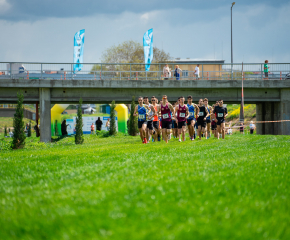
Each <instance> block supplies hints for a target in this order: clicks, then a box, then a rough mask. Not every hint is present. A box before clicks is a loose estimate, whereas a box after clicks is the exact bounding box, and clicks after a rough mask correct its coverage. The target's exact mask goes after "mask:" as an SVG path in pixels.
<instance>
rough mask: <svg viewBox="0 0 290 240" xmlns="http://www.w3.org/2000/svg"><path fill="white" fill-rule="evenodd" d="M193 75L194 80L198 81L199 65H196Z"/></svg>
mask: <svg viewBox="0 0 290 240" xmlns="http://www.w3.org/2000/svg"><path fill="white" fill-rule="evenodd" d="M194 75H195V79H196V80H198V79H199V64H197V65H196V67H195V70H194Z"/></svg>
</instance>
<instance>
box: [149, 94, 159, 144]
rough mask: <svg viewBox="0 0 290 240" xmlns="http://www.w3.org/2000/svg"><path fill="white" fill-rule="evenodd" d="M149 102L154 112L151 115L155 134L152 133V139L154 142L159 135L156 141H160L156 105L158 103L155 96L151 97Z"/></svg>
mask: <svg viewBox="0 0 290 240" xmlns="http://www.w3.org/2000/svg"><path fill="white" fill-rule="evenodd" d="M151 103H152V106H153V108H154V110H155V114H154V116H153V128H154V130H155V134H154V135H153V139H154V142H156V141H157V139H158V136H159V140H158V141H160V130H159V119H158V114H157V106H158V105H157V101H156V98H155V96H152V97H151ZM153 139H152V140H153Z"/></svg>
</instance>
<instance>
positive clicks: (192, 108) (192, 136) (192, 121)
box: [187, 96, 198, 141]
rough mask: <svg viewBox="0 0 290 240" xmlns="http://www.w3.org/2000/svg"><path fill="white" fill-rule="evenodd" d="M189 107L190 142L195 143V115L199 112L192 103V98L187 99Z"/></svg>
mask: <svg viewBox="0 0 290 240" xmlns="http://www.w3.org/2000/svg"><path fill="white" fill-rule="evenodd" d="M187 107H188V112H189V117H188V118H187V127H188V133H189V138H190V140H191V141H193V140H194V139H195V130H194V125H195V122H196V118H195V114H196V113H197V112H198V106H197V105H196V104H193V103H192V96H188V97H187Z"/></svg>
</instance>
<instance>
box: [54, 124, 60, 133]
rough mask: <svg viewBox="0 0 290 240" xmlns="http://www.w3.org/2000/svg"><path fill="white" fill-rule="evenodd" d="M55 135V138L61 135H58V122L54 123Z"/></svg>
mask: <svg viewBox="0 0 290 240" xmlns="http://www.w3.org/2000/svg"><path fill="white" fill-rule="evenodd" d="M54 126H55V127H54V135H55V136H58V135H59V134H58V126H57V120H55V122H54Z"/></svg>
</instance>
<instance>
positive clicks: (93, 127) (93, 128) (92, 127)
mask: <svg viewBox="0 0 290 240" xmlns="http://www.w3.org/2000/svg"><path fill="white" fill-rule="evenodd" d="M94 132H95V125H94V123H92V125H91V134H94Z"/></svg>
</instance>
